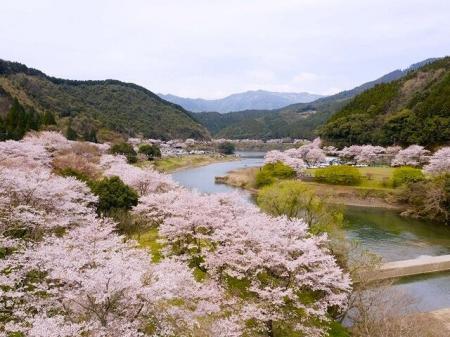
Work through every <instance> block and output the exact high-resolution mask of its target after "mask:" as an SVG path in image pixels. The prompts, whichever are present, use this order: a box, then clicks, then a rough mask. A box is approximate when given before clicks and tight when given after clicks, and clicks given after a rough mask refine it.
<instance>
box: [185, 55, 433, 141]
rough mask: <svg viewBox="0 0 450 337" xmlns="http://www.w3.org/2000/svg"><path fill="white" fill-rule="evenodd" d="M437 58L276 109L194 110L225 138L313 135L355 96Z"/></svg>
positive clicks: (205, 124)
mask: <svg viewBox="0 0 450 337" xmlns="http://www.w3.org/2000/svg"><path fill="white" fill-rule="evenodd" d="M433 60H434V59H427V60H424V61H422V62H419V63H416V64H413V65H411V66H410V67H408V68H407V69H405V70H395V71H392V72H390V73H388V74H386V75H384V76H382V77H380V78H378V79H376V80H374V81H371V82H367V83H364V84H362V85H360V86H358V87H356V88H353V89H351V90H346V91H343V92H340V93H338V94H335V95H332V96H327V97H323V98H320V99H318V100H315V101H313V102H310V103H298V104H293V105H289V106H287V107H284V108H281V109H275V110H252V111H237V112H230V113H227V114H218V113H212V112H206V113H199V114H194V115H193V117H194V118H196V119H197V120H198V121H199V122H200V123H202V124H203V125H204V126H206V128H207V129H208V130H209V131H210V132H211V133H212V134H214V135H215V136H216V137H224V138H280V137H292V138H313V137H315V136H316V132H315V131H316V129H317V128H318V127H319V126H320V125H323V124H324V123H325V122H326V121H327V120H328V119H329V118H330V117H331V116H332V115H333V114H334V113H336V112H337V111H339V110H340V109H341V108H343V106H345V104H347V103H348V102H349V100H350V99H351V98H353V97H354V96H356V95H358V94H360V93H362V92H364V91H366V90H368V89H370V88H373V87H374V86H376V85H377V84H380V83H389V82H392V81H395V80H398V79H400V78H402V77H404V76H406V75H407V74H408V73H410V72H411V71H413V70H415V69H417V68H420V67H421V66H423V65H424V64H428V63H430V62H432V61H433Z"/></svg>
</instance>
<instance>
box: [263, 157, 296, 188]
mask: <svg viewBox="0 0 450 337" xmlns="http://www.w3.org/2000/svg"><path fill="white" fill-rule="evenodd" d="M296 175H297V174H296V172H295V170H294V169H293V168H292V167H290V166H287V165H285V164H283V163H281V162H276V163H269V164H266V165H264V166H263V167H262V168H261V169H260V170H259V172H258V173H257V174H256V186H257V187H262V186H266V185H270V184H272V183H273V182H275V181H276V180H277V179H292V178H295V177H296Z"/></svg>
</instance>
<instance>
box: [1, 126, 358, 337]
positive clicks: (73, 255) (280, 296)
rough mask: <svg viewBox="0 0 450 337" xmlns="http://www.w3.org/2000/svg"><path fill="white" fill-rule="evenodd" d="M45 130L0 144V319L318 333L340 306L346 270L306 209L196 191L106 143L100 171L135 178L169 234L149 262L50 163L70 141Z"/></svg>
mask: <svg viewBox="0 0 450 337" xmlns="http://www.w3.org/2000/svg"><path fill="white" fill-rule="evenodd" d="M42 137H43V139H40V136H39V135H38V134H36V135H32V136H30V137H26V138H25V139H24V140H23V141H21V142H7V143H2V144H1V145H0V146H1V149H2V150H4V151H2V152H0V155H1V156H5V157H6V158H7V159H8V160H7V161H0V168H1V170H0V185H1V186H2V189H0V247H1V249H2V253H3V255H4V257H3V258H2V260H1V265H0V289H1V290H0V311H1V312H2V313H6V314H5V320H4V321H3V322H4V324H3V326H0V332H1V333H5V334H10V333H19V332H21V333H22V334H23V335H27V336H31V337H41V336H48V335H51V336H56V337H74V336H80V335H83V336H87V337H91V336H104V337H106V336H108V337H119V336H125V337H132V336H133V337H134V336H144V335H145V336H154V337H156V336H158V337H163V336H168V337H169V336H182V335H187V336H193V335H194V336H218V337H237V336H243V335H246V334H248V333H252V332H258V333H260V332H265V333H268V334H272V333H273V331H274V330H275V329H276V328H277V327H279V326H280V325H282V326H283V327H284V328H286V329H289V330H291V331H298V332H301V333H302V334H303V335H305V336H311V337H318V336H321V335H323V333H324V332H325V331H326V329H327V328H326V322H327V321H328V320H329V316H328V311H329V310H330V309H336V310H339V309H342V308H344V307H345V305H346V302H347V296H348V293H349V291H350V280H349V277H348V275H347V274H345V273H344V272H343V271H342V270H341V269H340V268H339V267H338V265H337V264H336V261H335V259H334V257H333V256H332V255H331V253H330V252H329V251H328V249H327V245H326V243H327V238H326V236H325V235H321V236H314V235H312V234H311V233H310V231H309V228H308V226H307V225H306V224H305V222H304V221H303V220H300V219H287V218H285V217H276V218H274V217H271V216H268V215H266V214H263V213H261V211H260V210H259V209H258V208H257V207H256V206H254V205H251V204H249V203H246V202H243V201H242V200H241V199H240V197H238V196H237V195H236V194H218V195H203V194H199V193H197V192H192V191H189V190H187V189H184V188H182V187H180V186H178V185H176V184H175V183H174V182H173V181H172V180H171V179H170V178H169V177H168V176H166V175H163V174H160V173H158V172H155V171H149V170H145V169H141V168H138V167H135V166H132V165H129V164H127V163H126V161H125V159H124V158H123V157H120V156H110V155H105V154H103V155H102V156H101V158H100V160H99V162H98V163H96V162H95V160H93V161H92V164H93V165H97V167H96V168H97V169H98V171H99V172H100V171H101V172H103V174H104V175H106V176H110V175H117V176H119V177H120V178H121V179H122V180H123V181H125V182H126V183H127V184H130V185H131V186H133V187H135V188H137V189H139V191H140V194H141V198H140V202H139V204H138V205H137V206H136V207H135V208H134V210H133V216H136V217H138V218H139V220H140V221H145V222H146V223H147V224H148V226H151V227H153V228H154V229H156V230H157V232H158V237H159V240H160V246H161V252H160V255H161V257H162V258H161V259H160V260H159V261H158V262H157V263H156V262H152V256H151V255H150V253H149V252H148V251H146V250H144V249H141V248H139V247H138V246H137V243H136V242H135V241H133V240H131V239H129V238H126V237H123V236H120V235H118V234H117V230H116V224H115V223H114V222H113V221H112V220H111V219H109V218H102V217H98V216H97V214H96V212H95V203H96V201H97V198H96V197H95V196H94V195H93V194H92V193H91V192H90V190H89V188H88V186H86V184H85V183H84V182H81V181H79V180H77V179H75V178H72V177H61V176H58V175H56V174H54V173H52V168H51V165H50V160H51V158H52V156H53V155H54V153H56V152H58V151H67V149H69V150H70V149H73V145H74V142H66V141H64V140H63V139H61V138H60V136H58V135H54V134H52V133H44V134H43V135H42ZM53 141H54V143H52V142H53ZM27 146H30V147H32V148H35V149H36V150H37V152H36V153H34V152H33V151H28V150H26V148H27ZM5 153H6V154H7V155H5ZM272 156H273V157H275V158H277V156H280V155H279V154H278V153H275V155H272ZM281 156H282V157H283V158H289V159H286V160H297V161H299V162H300V161H301V159H299V158H292V157H290V156H287V155H286V154H282V155H281ZM33 160H34V161H35V163H34V165H31V163H32V162H33ZM21 163H26V164H24V165H21ZM141 184H142V185H141ZM250 321H251V322H254V324H251V325H250V324H247V323H248V322H250ZM252 330H255V331H252Z"/></svg>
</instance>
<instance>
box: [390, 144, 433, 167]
mask: <svg viewBox="0 0 450 337" xmlns="http://www.w3.org/2000/svg"><path fill="white" fill-rule="evenodd" d="M429 153H430V151H428V150H425V148H424V147H423V146H420V145H410V146H409V147H407V148H406V149H403V150H401V151H399V152H398V153H397V155H396V156H395V157H394V159H393V160H392V162H391V165H392V166H421V165H423V164H425V163H426V162H427V161H428V154H429Z"/></svg>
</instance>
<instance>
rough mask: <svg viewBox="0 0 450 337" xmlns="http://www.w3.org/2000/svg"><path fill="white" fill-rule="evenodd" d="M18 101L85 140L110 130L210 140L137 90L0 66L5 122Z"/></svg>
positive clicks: (171, 107) (174, 110)
mask: <svg viewBox="0 0 450 337" xmlns="http://www.w3.org/2000/svg"><path fill="white" fill-rule="evenodd" d="M13 98H17V99H18V101H19V102H20V104H21V105H23V106H25V107H28V108H32V109H34V110H36V111H37V112H39V113H45V112H46V111H50V112H52V113H54V114H55V115H56V116H57V121H58V126H59V127H60V128H63V127H64V126H65V125H67V124H68V123H69V121H70V123H71V125H72V126H73V128H74V129H75V130H76V131H77V132H78V133H80V134H83V133H85V132H87V131H92V130H86V129H95V130H94V131H97V130H99V129H108V130H112V131H115V132H118V133H121V134H125V135H135V134H142V135H143V136H145V137H150V138H163V139H169V138H208V137H209V133H208V131H207V130H206V129H205V128H204V127H203V126H201V125H200V124H198V123H197V122H196V121H195V120H194V119H193V118H192V117H191V116H190V114H189V113H188V112H187V111H186V110H184V109H183V108H182V107H180V106H178V105H176V104H173V103H170V102H167V101H165V100H163V99H161V98H160V97H158V96H157V95H156V94H154V93H152V92H151V91H149V90H147V89H145V88H143V87H140V86H138V85H135V84H132V83H124V82H120V81H116V80H105V81H73V80H64V79H58V78H53V77H50V76H47V75H45V74H44V73H42V72H41V71H39V70H35V69H31V68H28V67H26V66H24V65H22V64H19V63H14V62H8V61H3V60H0V116H5V114H6V113H7V111H8V109H9V108H10V107H11V105H12V102H13Z"/></svg>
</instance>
